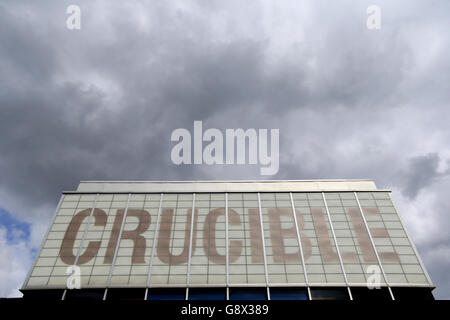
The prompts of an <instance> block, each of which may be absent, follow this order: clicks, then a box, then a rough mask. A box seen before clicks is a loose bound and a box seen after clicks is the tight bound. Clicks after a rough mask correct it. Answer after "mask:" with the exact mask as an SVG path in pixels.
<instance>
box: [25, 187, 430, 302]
mask: <svg viewBox="0 0 450 320" xmlns="http://www.w3.org/2000/svg"><path fill="white" fill-rule="evenodd" d="M405 214H407V213H405ZM73 287H75V289H72V288H73ZM433 288H434V285H433V283H432V281H431V279H430V277H429V276H428V273H427V271H426V270H425V267H424V265H423V263H422V262H421V260H420V257H419V255H418V254H417V251H416V249H415V247H414V244H413V243H412V242H411V239H410V238H409V236H408V234H407V232H406V229H405V227H404V225H403V223H402V221H401V219H400V216H399V214H398V212H397V209H396V208H395V205H394V203H393V201H392V197H391V192H390V190H380V189H377V188H376V186H375V183H374V182H373V181H372V180H298V181H204V182H201V181H199V182H140V181H136V182H99V181H87V182H81V183H80V184H79V186H78V188H77V190H76V191H66V192H63V194H62V196H61V199H60V202H59V204H58V207H57V209H56V212H55V215H54V218H53V221H52V224H51V226H50V228H49V230H48V233H47V235H46V236H45V239H44V241H43V243H42V246H41V249H40V251H39V253H38V255H37V258H36V260H35V262H34V265H33V267H32V269H31V270H30V272H29V274H28V276H27V279H26V280H25V282H24V284H23V287H22V289H21V291H22V292H23V293H24V298H43V297H46V298H49V299H64V300H70V299H99V300H101V299H104V300H110V299H148V300H161V299H163V300H164V299H181V300H184V299H189V300H191V299H192V300H196V299H197V300H199V299H200V300H201V299H217V300H236V299H237V300H242V299H253V300H258V299H271V300H275V299H298V300H309V299H312V300H314V299H350V300H360V299H382V300H383V299H384V300H390V299H396V300H399V299H432V298H433V296H432V293H431V291H432V290H433Z"/></svg>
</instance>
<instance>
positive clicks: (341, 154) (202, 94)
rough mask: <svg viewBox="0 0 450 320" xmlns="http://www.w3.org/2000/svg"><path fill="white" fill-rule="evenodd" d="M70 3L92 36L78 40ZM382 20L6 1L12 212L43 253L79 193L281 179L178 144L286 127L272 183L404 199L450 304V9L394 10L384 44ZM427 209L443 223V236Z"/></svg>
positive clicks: (404, 6)
mask: <svg viewBox="0 0 450 320" xmlns="http://www.w3.org/2000/svg"><path fill="white" fill-rule="evenodd" d="M70 4H78V5H79V6H80V8H81V12H82V18H81V22H82V28H81V30H73V31H69V30H67V28H66V27H65V20H66V18H67V14H66V8H67V6H68V5H70ZM370 4H372V3H371V1H358V2H357V3H355V2H354V1H342V2H341V1H340V2H339V3H330V2H329V1H280V2H269V1H263V0H261V1H255V2H252V3H244V2H242V1H237V0H235V1H154V2H151V3H149V2H146V1H137V0H136V1H126V2H117V3H116V2H114V4H112V3H110V2H107V1H101V0H96V1H81V0H78V1H39V3H38V2H36V1H20V2H18V1H12V0H6V1H3V2H2V3H1V4H0V150H1V153H0V207H2V208H4V209H6V210H8V211H10V212H13V213H14V215H15V216H16V217H17V218H18V219H22V220H25V221H28V222H29V223H31V227H32V230H35V231H34V232H35V234H36V235H35V236H34V238H33V239H39V238H40V237H42V235H43V234H42V230H43V228H44V226H46V225H47V224H48V221H49V219H50V216H51V214H52V212H51V208H53V207H55V206H56V202H57V198H58V195H59V194H60V193H61V191H62V190H71V189H75V188H76V186H77V184H78V182H79V181H80V180H122V179H123V180H185V179H189V180H201V179H261V178H264V179H266V178H267V177H261V176H260V175H259V167H255V166H238V165H235V166H187V165H185V166H175V165H174V164H172V163H171V161H170V150H171V147H172V144H171V142H170V134H171V132H172V131H173V130H174V129H176V128H187V129H190V130H191V129H192V126H193V121H194V120H202V121H203V124H204V127H205V128H207V127H214V128H219V129H225V128H244V129H245V128H279V129H280V170H279V172H278V174H277V175H275V176H273V177H271V178H274V179H314V178H373V179H375V181H376V182H377V184H378V185H379V186H380V187H385V188H392V189H393V190H394V199H397V197H398V198H399V207H400V212H401V213H402V215H403V216H404V218H405V221H406V223H407V227H408V229H410V230H411V233H412V237H413V239H414V240H415V242H416V244H417V246H418V249H419V251H420V253H421V255H422V256H423V258H424V260H425V265H426V266H427V267H428V268H429V270H430V273H431V277H432V279H433V280H434V281H435V283H436V285H437V287H438V289H437V290H436V293H437V296H438V297H442V298H449V297H450V280H449V279H448V277H447V276H446V275H445V273H446V270H448V267H449V266H450V261H449V258H448V255H449V254H450V239H449V238H448V237H447V236H442V234H446V233H447V230H448V229H446V227H447V226H450V217H449V215H448V213H447V212H448V210H447V209H446V208H447V207H448V205H447V203H446V198H447V196H446V191H445V190H444V189H443V188H441V187H438V186H448V185H449V182H448V180H449V178H448V172H450V171H449V170H450V169H449V163H450V162H449V159H450V152H449V150H450V148H449V147H450V145H449V142H448V141H450V129H449V126H448V119H450V109H449V108H448V107H449V103H450V88H449V86H450V72H449V71H450V61H449V60H450V59H448V51H449V50H450V40H449V39H450V38H449V36H448V35H449V32H448V30H450V28H449V27H450V25H449V24H450V22H449V19H448V17H447V16H446V15H445V13H448V12H449V11H450V10H449V9H450V3H449V2H448V1H444V0H443V1H430V2H427V3H424V2H421V1H400V0H398V1H378V5H379V6H380V8H381V9H382V28H381V30H378V31H373V30H368V29H367V28H366V18H367V14H366V8H367V7H368V6H369V5H370ZM447 190H448V189H447ZM423 203H427V205H429V207H424V206H422V204H423ZM412 205H413V206H414V208H416V209H411V208H412V207H411V206H412ZM422 209H424V210H428V211H427V212H428V213H427V215H426V219H428V220H429V221H439V222H440V223H437V224H436V226H435V228H436V230H434V232H433V233H432V234H428V235H424V234H423V232H422V231H421V228H420V225H421V223H422V222H423V220H422V219H423V217H422V216H421V215H420V214H419V212H421V210H422ZM415 213H417V215H416V214H415ZM31 246H32V247H34V248H35V247H37V246H38V244H37V243H32V244H31ZM436 248H439V250H440V251H439V252H441V254H437V251H436V250H437V249H436ZM442 252H444V253H445V254H444V256H445V255H447V256H446V257H447V258H446V259H444V258H442Z"/></svg>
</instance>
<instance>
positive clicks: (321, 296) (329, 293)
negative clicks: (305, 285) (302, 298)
mask: <svg viewBox="0 0 450 320" xmlns="http://www.w3.org/2000/svg"><path fill="white" fill-rule="evenodd" d="M311 299H312V300H349V299H350V298H349V296H348V290H347V288H311Z"/></svg>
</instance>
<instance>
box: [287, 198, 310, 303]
mask: <svg viewBox="0 0 450 320" xmlns="http://www.w3.org/2000/svg"><path fill="white" fill-rule="evenodd" d="M289 197H290V199H291V206H292V215H293V217H294V223H295V231H296V232H297V241H298V246H299V248H300V257H301V259H302V266H303V274H304V276H305V282H306V288H307V291H308V298H309V300H311V291H310V290H309V281H308V274H307V273H306V265H305V257H304V255H303V247H302V240H301V236H300V230H299V229H298V223H297V216H296V214H295V206H294V198H293V197H292V192H289Z"/></svg>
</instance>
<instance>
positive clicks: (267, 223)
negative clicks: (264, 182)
mask: <svg viewBox="0 0 450 320" xmlns="http://www.w3.org/2000/svg"><path fill="white" fill-rule="evenodd" d="M261 210H262V217H263V223H264V240H265V246H266V255H267V270H268V275H269V282H270V283H305V277H304V272H303V265H302V261H301V255H300V249H299V243H298V237H297V230H296V228H295V222H294V215H293V212H292V204H291V201H290V198H289V194H285V193H277V194H274V193H263V194H261ZM297 222H298V223H299V228H301V225H302V224H303V221H302V216H301V215H298V216H297Z"/></svg>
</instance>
